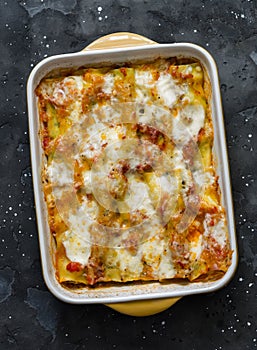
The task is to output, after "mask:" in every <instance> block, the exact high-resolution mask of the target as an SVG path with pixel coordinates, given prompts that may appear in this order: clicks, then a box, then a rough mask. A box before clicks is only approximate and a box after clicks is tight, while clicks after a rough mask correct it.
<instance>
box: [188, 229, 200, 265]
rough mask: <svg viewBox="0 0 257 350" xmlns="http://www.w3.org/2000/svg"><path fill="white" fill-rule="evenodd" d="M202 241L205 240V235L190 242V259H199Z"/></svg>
mask: <svg viewBox="0 0 257 350" xmlns="http://www.w3.org/2000/svg"><path fill="white" fill-rule="evenodd" d="M202 242H203V236H202V235H199V237H198V239H197V240H194V241H192V242H190V259H191V260H192V261H193V260H198V259H199V258H200V256H201V254H202V250H203V247H202Z"/></svg>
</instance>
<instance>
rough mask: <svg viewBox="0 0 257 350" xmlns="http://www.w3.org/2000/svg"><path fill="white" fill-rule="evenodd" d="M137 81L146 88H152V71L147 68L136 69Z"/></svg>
mask: <svg viewBox="0 0 257 350" xmlns="http://www.w3.org/2000/svg"><path fill="white" fill-rule="evenodd" d="M135 82H136V84H137V85H138V86H140V87H143V88H144V89H145V88H148V89H149V88H152V87H153V85H154V83H153V76H152V73H151V72H150V71H145V70H138V69H137V70H136V71H135Z"/></svg>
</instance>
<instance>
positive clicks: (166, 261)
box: [158, 247, 176, 279]
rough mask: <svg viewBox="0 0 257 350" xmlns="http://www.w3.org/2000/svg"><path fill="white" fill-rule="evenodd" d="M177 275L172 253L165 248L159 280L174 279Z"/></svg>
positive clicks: (159, 270)
mask: <svg viewBox="0 0 257 350" xmlns="http://www.w3.org/2000/svg"><path fill="white" fill-rule="evenodd" d="M175 274H176V270H175V269H174V265H173V262H172V256H171V251H170V250H169V249H165V247H163V252H162V254H161V260H160V265H159V269H158V277H159V279H164V278H173V277H174V276H175Z"/></svg>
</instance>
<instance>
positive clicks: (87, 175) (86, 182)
mask: <svg viewBox="0 0 257 350" xmlns="http://www.w3.org/2000/svg"><path fill="white" fill-rule="evenodd" d="M83 182H84V186H85V190H86V193H87V194H90V193H92V183H91V170H86V171H83Z"/></svg>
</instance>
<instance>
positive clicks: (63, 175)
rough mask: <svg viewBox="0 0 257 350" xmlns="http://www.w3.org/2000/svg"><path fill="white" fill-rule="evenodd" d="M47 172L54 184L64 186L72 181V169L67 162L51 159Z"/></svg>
mask: <svg viewBox="0 0 257 350" xmlns="http://www.w3.org/2000/svg"><path fill="white" fill-rule="evenodd" d="M47 173H48V176H49V178H50V180H51V183H52V184H54V185H58V186H65V185H70V184H72V183H73V169H72V168H71V167H70V166H69V165H68V164H67V163H59V162H57V161H55V159H53V161H52V162H51V164H50V165H49V166H48V168H47Z"/></svg>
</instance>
